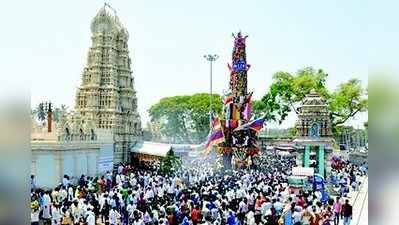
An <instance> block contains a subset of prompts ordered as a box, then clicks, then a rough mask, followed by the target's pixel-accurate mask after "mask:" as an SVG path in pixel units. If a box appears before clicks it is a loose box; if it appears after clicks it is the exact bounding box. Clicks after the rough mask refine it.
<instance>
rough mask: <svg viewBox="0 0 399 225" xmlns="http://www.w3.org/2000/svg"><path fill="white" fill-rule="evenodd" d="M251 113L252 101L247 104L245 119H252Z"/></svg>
mask: <svg viewBox="0 0 399 225" xmlns="http://www.w3.org/2000/svg"><path fill="white" fill-rule="evenodd" d="M251 114H252V102H248V103H246V104H245V109H244V119H245V120H250V119H251Z"/></svg>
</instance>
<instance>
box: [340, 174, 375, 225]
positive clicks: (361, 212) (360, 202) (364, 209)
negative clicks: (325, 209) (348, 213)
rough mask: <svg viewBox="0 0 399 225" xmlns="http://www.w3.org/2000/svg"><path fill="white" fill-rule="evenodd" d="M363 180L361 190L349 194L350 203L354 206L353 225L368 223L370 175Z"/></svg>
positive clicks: (366, 224)
mask: <svg viewBox="0 0 399 225" xmlns="http://www.w3.org/2000/svg"><path fill="white" fill-rule="evenodd" d="M361 181H362V185H361V187H360V191H357V192H352V193H350V194H349V196H348V197H350V199H349V203H350V204H351V205H352V206H353V216H352V222H351V225H368V177H363V178H361ZM340 224H343V221H340Z"/></svg>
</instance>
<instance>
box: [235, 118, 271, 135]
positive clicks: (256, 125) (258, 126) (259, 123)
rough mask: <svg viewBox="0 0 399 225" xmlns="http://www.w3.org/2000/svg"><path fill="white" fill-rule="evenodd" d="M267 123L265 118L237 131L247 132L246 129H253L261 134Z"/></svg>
mask: <svg viewBox="0 0 399 225" xmlns="http://www.w3.org/2000/svg"><path fill="white" fill-rule="evenodd" d="M264 123H265V117H262V118H259V119H257V120H254V121H251V122H249V123H245V124H243V125H241V126H239V127H237V128H236V129H235V130H246V129H253V130H255V131H256V132H259V131H260V130H261V129H262V128H263V124H264Z"/></svg>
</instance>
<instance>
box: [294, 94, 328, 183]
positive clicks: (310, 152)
mask: <svg viewBox="0 0 399 225" xmlns="http://www.w3.org/2000/svg"><path fill="white" fill-rule="evenodd" d="M296 129H297V137H296V139H295V140H294V143H295V144H296V145H297V151H298V154H297V165H298V166H303V167H314V168H315V171H316V172H317V173H319V174H320V175H322V176H323V177H324V176H326V173H329V171H330V168H331V166H330V162H329V160H328V159H329V158H330V154H331V152H332V151H333V144H334V139H333V138H332V127H331V119H330V112H329V111H328V108H327V103H326V100H325V99H324V98H323V97H321V96H320V95H319V94H318V93H317V92H315V91H314V90H312V91H311V92H310V93H309V94H307V95H306V96H305V99H304V100H303V102H302V105H301V106H300V107H299V115H298V120H297V123H296ZM313 158H314V159H313ZM311 161H314V163H313V164H312V163H311Z"/></svg>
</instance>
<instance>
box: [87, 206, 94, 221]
mask: <svg viewBox="0 0 399 225" xmlns="http://www.w3.org/2000/svg"><path fill="white" fill-rule="evenodd" d="M86 222H87V225H96V216H95V215H94V212H93V211H92V209H91V207H89V208H88V210H87V213H86Z"/></svg>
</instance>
